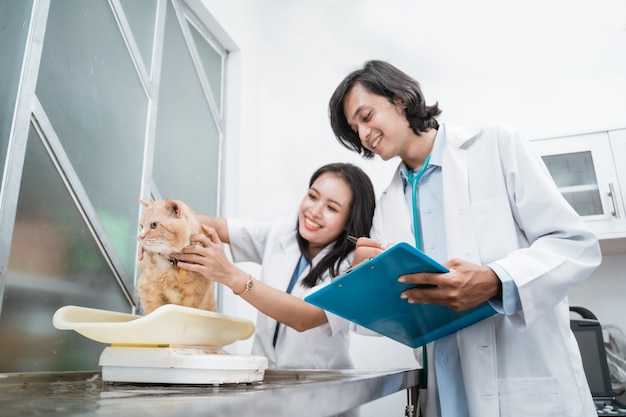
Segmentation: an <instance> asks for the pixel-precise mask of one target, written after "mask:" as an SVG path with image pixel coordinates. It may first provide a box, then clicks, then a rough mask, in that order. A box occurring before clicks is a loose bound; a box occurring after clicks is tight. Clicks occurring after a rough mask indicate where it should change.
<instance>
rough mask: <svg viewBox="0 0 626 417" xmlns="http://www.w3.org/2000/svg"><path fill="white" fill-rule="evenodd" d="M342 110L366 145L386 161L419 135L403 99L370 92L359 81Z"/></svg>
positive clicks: (347, 95) (404, 148)
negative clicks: (415, 130)
mask: <svg viewBox="0 0 626 417" xmlns="http://www.w3.org/2000/svg"><path fill="white" fill-rule="evenodd" d="M343 111H344V114H345V116H346V121H347V122H348V125H349V126H350V127H351V129H352V130H354V131H355V132H356V133H357V134H358V135H359V139H360V140H361V144H362V145H363V147H365V148H366V149H368V150H370V151H371V152H373V153H375V154H377V155H378V156H380V157H381V158H382V159H383V160H385V161H386V160H388V159H391V158H393V157H395V156H402V155H403V154H404V153H405V152H406V148H407V146H408V144H409V143H410V141H409V139H410V138H412V137H415V136H416V135H415V133H414V132H413V130H412V129H411V127H410V125H409V122H408V120H407V118H406V113H405V105H404V104H403V103H402V102H401V101H400V100H398V101H397V102H396V103H392V102H390V101H389V100H388V99H387V98H386V97H384V96H381V95H378V94H373V93H370V92H369V91H368V90H367V89H365V88H364V87H363V85H362V84H360V83H357V84H355V85H354V87H352V89H351V90H350V91H349V92H348V94H346V98H345V100H344V105H343Z"/></svg>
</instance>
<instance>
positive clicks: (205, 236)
mask: <svg viewBox="0 0 626 417" xmlns="http://www.w3.org/2000/svg"><path fill="white" fill-rule="evenodd" d="M202 231H203V232H204V233H198V234H195V235H192V236H191V237H190V238H189V246H186V247H185V248H183V250H182V251H180V252H179V253H176V254H174V255H173V256H172V257H173V258H175V259H176V260H178V263H177V266H178V267H180V268H182V269H186V270H189V271H194V272H197V273H199V274H201V275H203V276H204V277H206V278H207V279H210V280H213V281H217V282H219V283H222V284H224V285H226V286H228V287H231V285H236V284H237V283H238V282H231V281H233V280H234V279H236V278H237V276H238V275H241V274H238V273H239V272H241V270H240V269H239V268H237V267H236V266H235V265H234V264H233V263H232V262H231V261H230V260H229V259H228V257H227V256H226V253H225V252H224V247H223V245H222V241H221V240H220V238H219V236H218V235H217V232H216V231H215V229H213V228H212V227H208V226H206V225H202ZM246 276H247V275H246Z"/></svg>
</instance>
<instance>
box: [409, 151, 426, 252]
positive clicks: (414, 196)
mask: <svg viewBox="0 0 626 417" xmlns="http://www.w3.org/2000/svg"><path fill="white" fill-rule="evenodd" d="M429 161H430V154H428V156H427V157H426V160H425V161H424V164H423V165H422V168H421V169H420V170H419V172H418V173H417V175H413V171H412V170H410V169H409V170H407V179H408V181H409V182H410V183H411V186H412V192H411V201H412V203H413V235H414V236H415V247H416V248H417V249H421V247H420V246H421V245H420V234H419V212H418V211H417V183H418V182H419V180H420V179H421V178H422V176H423V175H424V172H426V168H428V162H429Z"/></svg>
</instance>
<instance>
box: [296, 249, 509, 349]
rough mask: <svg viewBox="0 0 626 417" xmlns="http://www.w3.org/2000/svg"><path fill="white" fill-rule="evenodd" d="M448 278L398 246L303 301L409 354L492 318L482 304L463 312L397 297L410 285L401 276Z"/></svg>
mask: <svg viewBox="0 0 626 417" xmlns="http://www.w3.org/2000/svg"><path fill="white" fill-rule="evenodd" d="M416 272H448V269H447V268H446V267H444V266H443V265H441V264H439V263H438V262H437V261H435V260H434V259H432V258H431V257H429V256H428V255H426V254H425V253H424V252H422V251H420V250H418V249H416V248H415V247H413V246H411V245H409V244H408V243H404V242H402V243H398V244H395V245H394V246H391V247H390V248H388V249H386V250H385V251H384V252H382V253H381V254H380V255H378V256H376V257H375V258H372V259H370V260H369V261H367V262H364V263H362V264H360V265H358V266H357V267H355V268H354V269H352V270H350V271H349V272H346V273H345V274H343V275H341V276H340V277H339V278H337V279H335V280H334V281H333V282H331V283H330V284H328V285H327V286H325V287H323V288H320V289H319V290H318V291H316V292H314V293H313V294H310V295H309V296H307V297H306V298H305V299H304V300H305V301H307V302H309V303H311V304H313V305H315V306H317V307H320V308H322V309H324V310H327V311H329V312H331V313H333V314H336V315H337V316H340V317H343V318H345V319H347V320H350V321H352V322H354V323H356V324H358V325H360V326H363V327H365V328H367V329H370V330H373V331H374V332H376V333H379V334H381V335H383V336H387V337H389V338H390V339H393V340H396V341H398V342H400V343H403V344H405V345H407V346H410V347H412V348H416V347H419V346H424V345H426V344H427V343H429V342H432V341H433V340H437V339H439V338H441V337H444V336H447V335H449V334H451V333H454V332H456V331H458V330H461V329H463V328H465V327H467V326H470V325H472V324H474V323H476V322H478V321H481V320H483V319H485V318H487V317H490V316H492V315H494V314H495V313H496V311H495V310H494V309H493V308H492V307H491V305H490V304H489V303H488V302H484V303H482V304H480V305H478V306H476V307H473V308H471V309H469V310H464V311H454V310H452V309H451V308H449V307H446V306H442V305H439V304H419V303H416V304H409V303H408V301H407V300H405V299H401V298H400V293H402V292H403V291H405V290H407V289H409V288H412V287H415V284H403V283H400V282H398V277H400V276H401V275H406V274H411V273H416Z"/></svg>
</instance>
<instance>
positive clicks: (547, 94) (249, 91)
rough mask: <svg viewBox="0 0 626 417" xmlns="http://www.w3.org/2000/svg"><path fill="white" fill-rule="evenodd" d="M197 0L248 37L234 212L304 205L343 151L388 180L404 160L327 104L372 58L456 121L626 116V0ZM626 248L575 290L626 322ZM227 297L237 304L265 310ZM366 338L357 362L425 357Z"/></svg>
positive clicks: (537, 128) (595, 126) (240, 50)
mask: <svg viewBox="0 0 626 417" xmlns="http://www.w3.org/2000/svg"><path fill="white" fill-rule="evenodd" d="M196 1H198V2H199V3H201V4H203V5H204V6H205V7H206V10H208V13H207V14H206V16H208V17H210V18H214V19H215V21H216V22H217V23H218V24H219V25H220V26H221V28H222V30H223V36H222V37H223V40H224V41H225V42H227V43H229V44H230V46H231V47H234V48H236V51H234V52H233V54H232V58H233V59H232V63H233V67H232V68H231V69H230V70H231V72H232V78H233V79H234V80H235V81H236V84H237V90H233V91H231V92H230V95H229V101H230V107H229V108H230V109H231V111H233V112H231V114H230V115H229V132H228V134H229V137H228V143H227V148H226V161H227V165H226V184H225V196H224V197H225V204H224V213H223V214H224V215H226V216H231V217H232V216H241V217H246V218H273V217H275V216H277V215H283V214H292V213H294V210H295V209H296V207H297V205H298V203H299V201H300V198H301V196H302V195H303V193H304V192H305V190H306V186H307V183H308V179H309V176H310V175H311V173H312V172H313V171H314V170H315V169H316V168H317V167H319V166H320V165H322V164H324V163H328V162H333V161H349V162H354V163H357V164H358V165H360V166H361V167H363V168H364V169H365V170H366V172H368V174H370V176H371V177H372V179H373V181H374V185H375V187H376V191H377V193H380V191H382V189H383V187H385V186H386V184H387V182H388V181H389V179H390V175H391V172H392V171H393V169H394V168H395V165H396V162H397V161H390V162H387V163H383V162H381V161H380V160H374V161H365V160H362V159H360V158H359V157H358V156H356V155H354V154H352V153H350V152H349V151H347V150H345V149H343V148H342V147H341V146H340V145H339V144H338V143H337V142H336V140H335V139H334V137H333V135H332V131H331V129H330V126H329V122H328V115H327V111H328V110H327V106H328V99H329V97H330V95H331V94H332V92H333V90H334V88H335V87H336V85H337V84H338V83H339V82H340V81H341V79H342V78H343V77H344V76H345V75H346V74H347V73H348V72H350V71H352V70H354V69H356V68H358V67H359V66H361V64H362V63H363V62H364V61H365V60H368V59H374V58H375V59H383V60H387V61H389V62H391V63H393V64H394V65H396V66H398V67H399V68H400V69H403V70H404V71H406V72H407V73H409V74H411V75H413V76H414V77H415V78H416V79H417V80H418V81H419V82H420V83H421V84H422V87H423V90H424V93H425V95H426V98H427V100H428V101H429V102H431V103H434V102H435V101H438V102H439V104H440V107H441V108H442V109H443V114H442V117H441V119H442V120H444V121H446V122H448V123H457V124H472V125H474V124H481V123H483V122H487V121H501V122H505V123H509V124H511V125H513V126H515V127H517V128H518V129H519V130H520V131H521V132H522V133H523V134H525V135H526V136H527V137H528V138H530V139H533V138H539V137H550V136H558V135H564V134H569V133H583V132H591V131H596V130H606V129H612V128H621V127H626V2H624V1H623V0H594V1H588V0H584V1H583V0H569V1H568V0H555V1H545V0H527V1H523V2H521V1H511V0H475V1H471V2H468V1H464V0H442V1H426V0H417V1H416V0H378V1H377V0H316V1H310V0H306V1H305V0H264V1H258V0H230V1H228V2H226V1H222V0H196ZM625 258H626V257H624V256H620V255H611V256H608V257H606V258H605V260H604V262H603V265H602V266H601V267H600V269H599V270H598V271H597V273H596V274H594V276H593V277H592V278H591V279H590V280H589V282H587V283H585V284H583V285H582V286H581V287H580V288H578V289H576V291H574V292H573V293H572V296H571V299H572V304H579V305H586V306H588V307H589V308H591V309H592V310H596V312H597V313H598V314H599V316H600V319H601V320H603V321H606V322H614V323H616V324H618V325H620V326H621V327H622V328H624V329H626V317H625V315H624V313H623V312H624V309H623V307H622V303H623V301H624V296H626V287H625V284H624V282H625V281H626V280H624V279H623V271H624V270H626V259H625ZM250 268H252V269H254V267H252V266H251V267H250ZM616 285H617V286H616ZM226 301H227V303H230V306H229V308H230V309H231V310H229V311H230V312H232V313H233V314H237V315H244V316H250V317H253V316H254V312H253V310H252V309H251V308H249V307H247V306H243V305H241V304H237V302H236V301H235V300H234V299H231V298H230V297H227V299H226ZM249 342H250V341H246V342H240V343H239V344H238V345H237V347H235V349H239V350H241V351H245V349H247V348H248V346H249V345H248V344H247V343H249ZM353 345H354V346H353V353H354V358H355V361H356V364H357V366H358V367H370V368H373V367H413V366H414V365H415V362H414V359H413V357H412V354H411V352H410V350H409V349H407V348H405V347H403V346H400V345H399V344H397V343H395V342H391V341H388V340H386V339H379V340H375V341H372V340H371V338H367V341H364V340H362V338H359V337H355V338H354V341H353ZM381 352H384V354H381ZM404 401H405V397H404V395H403V394H401V395H396V396H394V397H393V398H392V399H391V400H389V401H388V402H386V403H384V404H385V405H384V406H381V405H380V403H381V402H377V403H374V405H372V407H370V408H369V409H367V411H364V413H365V412H367V413H369V414H371V415H389V413H382V414H381V411H380V410H383V409H384V410H389V409H391V407H394V409H395V407H398V405H399V404H400V405H402V404H403V403H404ZM376 407H378V408H376ZM374 409H376V410H378V411H373V410H374ZM401 413H403V410H400V412H399V413H398V415H401ZM366 415H367V414H366Z"/></svg>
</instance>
